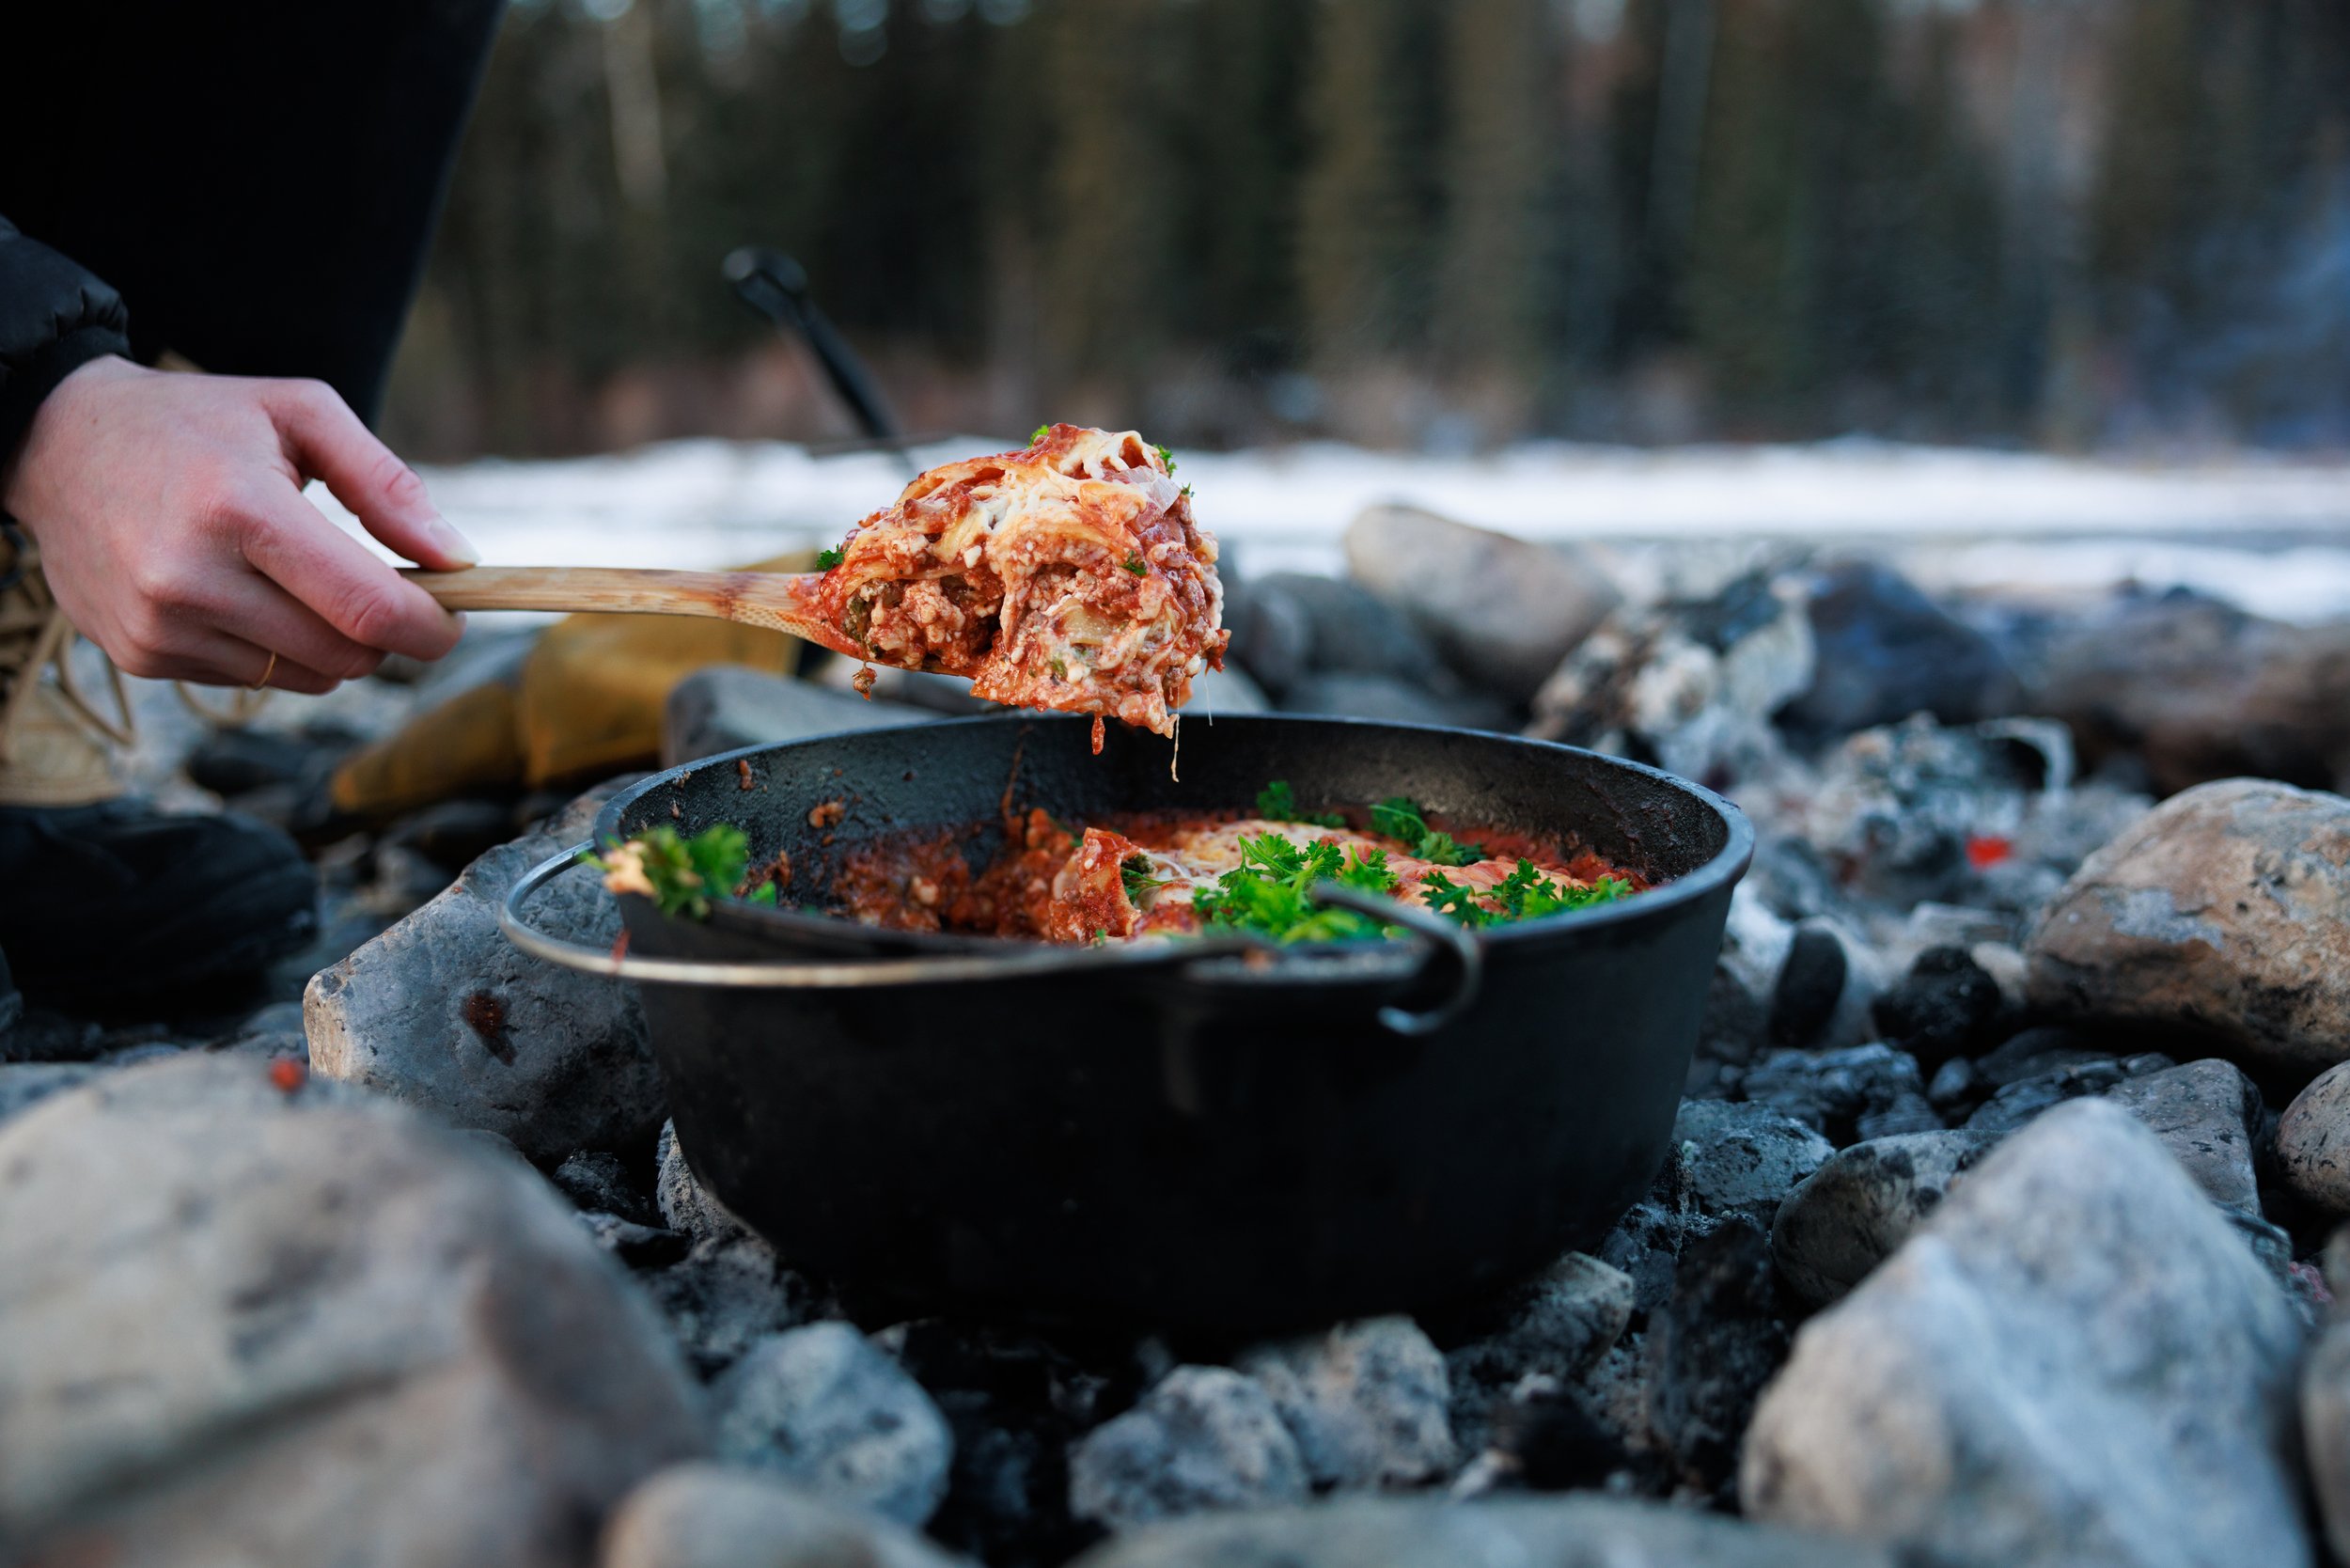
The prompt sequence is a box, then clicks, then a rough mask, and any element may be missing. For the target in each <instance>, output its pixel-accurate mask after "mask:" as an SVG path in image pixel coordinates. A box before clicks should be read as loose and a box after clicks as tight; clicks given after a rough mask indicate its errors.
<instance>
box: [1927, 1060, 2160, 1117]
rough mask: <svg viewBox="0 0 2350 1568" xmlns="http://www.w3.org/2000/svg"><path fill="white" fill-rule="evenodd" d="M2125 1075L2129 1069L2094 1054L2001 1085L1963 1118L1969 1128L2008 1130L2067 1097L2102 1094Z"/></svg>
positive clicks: (2115, 1061)
mask: <svg viewBox="0 0 2350 1568" xmlns="http://www.w3.org/2000/svg"><path fill="white" fill-rule="evenodd" d="M2128 1077H2129V1070H2128V1069H2127V1068H2125V1067H2123V1065H2122V1063H2121V1062H2120V1061H2119V1060H2118V1059H2116V1058H2112V1057H2095V1058H2091V1059H2090V1060H2088V1061H2084V1062H2080V1063H2078V1064H2076V1065H2073V1066H2068V1067H2060V1068H2056V1069H2054V1070H2052V1071H2049V1072H2046V1073H2042V1074H2037V1075H2035V1076H2032V1077H2029V1078H2019V1079H2017V1080H2016V1081H2015V1082H2013V1083H2011V1084H2006V1085H2003V1086H2002V1087H2001V1088H2000V1089H1999V1090H1998V1092H1997V1093H1995V1094H1993V1095H1992V1096H1991V1098H1990V1099H1988V1100H1986V1101H1984V1102H1983V1103H1982V1105H1978V1106H1977V1107H1976V1108H1975V1111H1974V1114H1972V1115H1971V1116H1969V1117H1967V1118H1966V1126H1967V1128H1968V1130H1969V1131H1972V1132H1979V1133H2012V1132H2013V1131H2014V1130H2015V1129H2016V1128H2018V1127H2021V1126H2023V1125H2024V1124H2025V1123H2026V1122H2028V1121H2032V1120H2033V1119H2035V1118H2037V1117H2038V1116H2040V1115H2041V1114H2042V1113H2043V1112H2045V1111H2046V1110H2048V1109H2049V1108H2050V1107H2052V1106H2055V1105H2062V1104H2063V1103H2064V1102H2065V1101H2067V1100H2077V1099H2080V1098H2081V1097H2083V1096H2084V1095H2092V1094H2103V1093H2105V1092H2106V1091H2107V1090H2110V1089H2113V1088H2116V1087H2117V1086H2119V1085H2120V1084H2122V1083H2123V1081H2125V1080H2126V1079H2127V1078H2128Z"/></svg>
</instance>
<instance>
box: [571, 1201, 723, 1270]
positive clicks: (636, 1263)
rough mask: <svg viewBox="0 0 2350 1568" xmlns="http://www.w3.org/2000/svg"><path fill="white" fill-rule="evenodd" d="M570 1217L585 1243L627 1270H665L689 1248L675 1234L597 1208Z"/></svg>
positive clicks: (683, 1255)
mask: <svg viewBox="0 0 2350 1568" xmlns="http://www.w3.org/2000/svg"><path fill="white" fill-rule="evenodd" d="M572 1217H573V1218H575V1219H577V1220H578V1221H579V1228H580V1229H581V1230H583V1231H587V1235H588V1239H589V1240H591V1241H593V1242H594V1243H595V1244H596V1245H597V1246H598V1247H603V1249H604V1250H605V1251H606V1252H609V1253H611V1254H612V1256H614V1257H615V1258H618V1259H619V1261H620V1262H623V1263H626V1264H627V1265H628V1266H629V1267H631V1268H667V1267H668V1266H669V1265H670V1264H671V1263H675V1262H682V1261H683V1260H684V1259H685V1257H686V1256H687V1255H688V1253H689V1252H690V1251H691V1249H692V1247H693V1244H692V1243H691V1242H689V1241H687V1240H686V1239H685V1237H684V1236H683V1235H682V1234H681V1233H679V1232H678V1231H668V1230H664V1229H662V1228H661V1227H660V1226H657V1225H639V1224H637V1223H636V1221H635V1220H633V1219H622V1218H621V1217H620V1216H619V1215H614V1214H605V1213H603V1211H602V1210H598V1209H582V1210H580V1211H579V1213H578V1214H576V1215H573V1216H572Z"/></svg>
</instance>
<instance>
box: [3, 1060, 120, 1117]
mask: <svg viewBox="0 0 2350 1568" xmlns="http://www.w3.org/2000/svg"><path fill="white" fill-rule="evenodd" d="M102 1071H103V1069H102V1068H99V1067H96V1066H93V1065H92V1064H90V1063H88V1062H86V1061H18V1062H5V1063H0V1121H8V1119H9V1118H10V1117H12V1116H16V1115H18V1114H20V1113H22V1112H24V1111H28V1110H30V1109H32V1108H33V1107H34V1106H35V1105H39V1104H40V1103H41V1102H42V1101H43V1100H46V1099H48V1098H49V1097H50V1096H51V1095H53V1094H62V1093H64V1092H65V1091H66V1090H69V1089H79V1088H81V1087H82V1085H84V1084H86V1083H87V1082H88V1081H89V1080H90V1079H92V1078H94V1077H96V1076H97V1075H98V1074H99V1073H101V1072H102Z"/></svg>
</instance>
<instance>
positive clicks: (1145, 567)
mask: <svg viewBox="0 0 2350 1568" xmlns="http://www.w3.org/2000/svg"><path fill="white" fill-rule="evenodd" d="M1118 564H1119V565H1120V566H1122V567H1124V568H1125V569H1126V570H1127V571H1129V572H1133V573H1134V574H1135V575H1136V576H1137V577H1148V576H1149V575H1151V563H1150V562H1149V561H1146V560H1144V559H1143V558H1142V557H1141V555H1140V554H1139V553H1130V554H1129V555H1128V556H1127V557H1126V558H1125V559H1124V560H1122V561H1120V562H1119V563H1118Z"/></svg>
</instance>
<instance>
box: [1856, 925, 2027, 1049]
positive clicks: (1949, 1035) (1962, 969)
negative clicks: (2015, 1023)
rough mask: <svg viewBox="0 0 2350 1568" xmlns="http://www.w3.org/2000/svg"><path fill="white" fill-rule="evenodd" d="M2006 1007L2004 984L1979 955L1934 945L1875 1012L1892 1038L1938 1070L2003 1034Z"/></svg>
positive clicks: (1925, 952)
mask: <svg viewBox="0 0 2350 1568" xmlns="http://www.w3.org/2000/svg"><path fill="white" fill-rule="evenodd" d="M2004 1011H2005V1001H2004V998H2003V997H2002V996H2000V994H1999V982H1998V980H1994V979H1993V978H1992V976H1991V974H1990V972H1989V971H1988V970H1986V969H1984V968H1983V966H1982V964H1978V963H1977V962H1976V961H1975V956H1974V954H1973V953H1971V952H1969V951H1968V950H1967V949H1965V948H1928V949H1926V950H1925V951H1924V952H1922V953H1919V955H1918V959H1917V962H1916V963H1914V964H1911V965H1910V966H1909V973H1907V974H1906V975H1904V976H1903V977H1902V978H1901V980H1898V981H1897V982H1895V984H1894V985H1893V987H1892V988H1891V989H1890V990H1888V991H1887V992H1886V993H1885V994H1884V995H1883V996H1879V997H1878V998H1877V999H1876V1007H1875V1009H1874V1013H1873V1015H1874V1017H1875V1020H1876V1026H1877V1027H1878V1028H1879V1029H1881V1030H1883V1031H1884V1034H1885V1038H1886V1039H1887V1040H1888V1041H1890V1042H1892V1043H1894V1044H1896V1045H1898V1046H1900V1047H1901V1048H1902V1049H1903V1050H1904V1051H1907V1052H1908V1053H1909V1054H1910V1055H1911V1056H1913V1057H1915V1058H1918V1062H1919V1066H1920V1067H1923V1068H1927V1069H1932V1068H1935V1067H1939V1066H1940V1065H1941V1064H1942V1063H1944V1062H1946V1061H1948V1060H1950V1059H1951V1058H1952V1057H1971V1056H1975V1055H1977V1054H1978V1053H1980V1052H1981V1051H1982V1050H1983V1049H1985V1048H1986V1047H1988V1046H1989V1045H1991V1044H1992V1043H1994V1042H1995V1041H1997V1040H1998V1038H1999V1033H1998V1029H1999V1023H2000V1018H2001V1015H2002V1013H2003V1012H2004Z"/></svg>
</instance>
